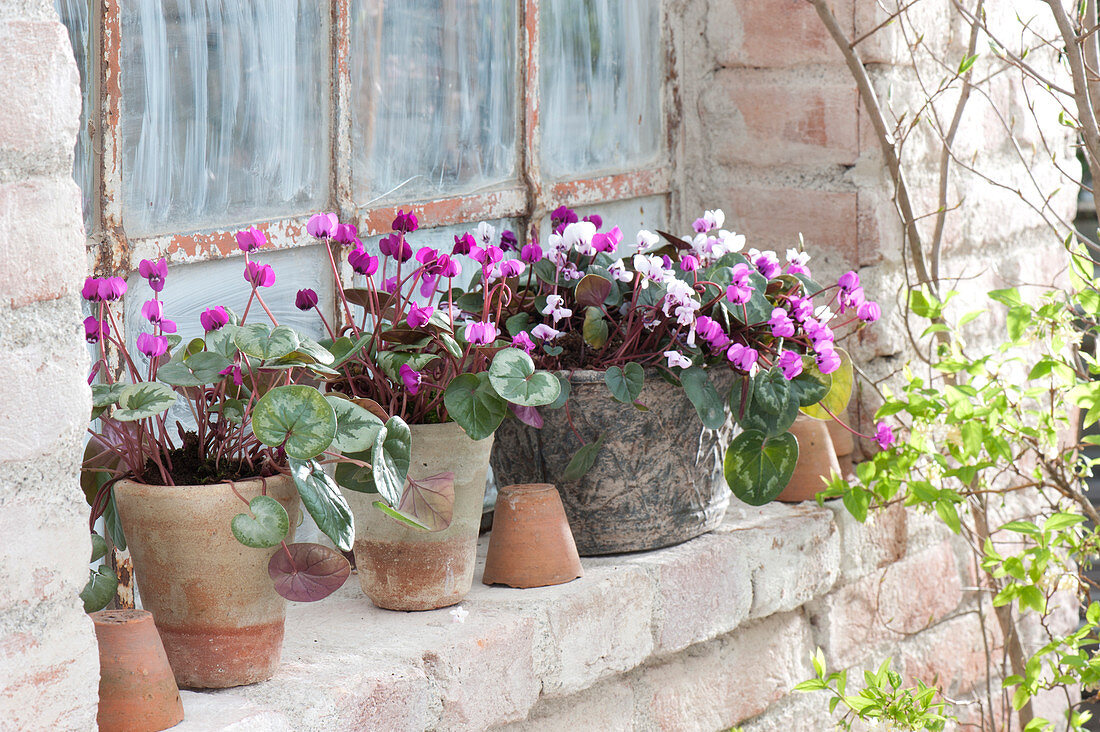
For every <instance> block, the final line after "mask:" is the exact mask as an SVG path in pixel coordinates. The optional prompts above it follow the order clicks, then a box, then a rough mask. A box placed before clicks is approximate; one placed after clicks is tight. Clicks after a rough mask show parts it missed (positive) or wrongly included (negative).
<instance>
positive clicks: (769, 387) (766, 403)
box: [753, 368, 791, 414]
mask: <svg viewBox="0 0 1100 732" xmlns="http://www.w3.org/2000/svg"><path fill="white" fill-rule="evenodd" d="M790 391H791V382H789V381H787V379H786V377H784V376H783V372H782V371H780V370H779V369H776V368H772V369H768V370H767V371H762V372H760V373H759V374H757V376H756V388H755V389H754V390H753V404H754V405H755V406H757V407H759V408H760V409H763V410H764V411H765V412H767V413H768V414H779V413H780V412H781V411H783V407H784V405H785V404H786V403H787V402H788V401H789V400H790V398H791V394H790Z"/></svg>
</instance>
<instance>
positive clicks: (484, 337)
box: [463, 320, 497, 346]
mask: <svg viewBox="0 0 1100 732" xmlns="http://www.w3.org/2000/svg"><path fill="white" fill-rule="evenodd" d="M463 335H464V336H465V337H466V342H467V343H469V344H470V345H473V346H484V345H488V344H490V343H492V342H493V341H495V340H496V338H497V327H496V326H495V325H493V324H492V323H482V322H480V321H476V320H475V321H474V322H472V323H470V324H469V325H467V326H466V330H465V331H464V333H463Z"/></svg>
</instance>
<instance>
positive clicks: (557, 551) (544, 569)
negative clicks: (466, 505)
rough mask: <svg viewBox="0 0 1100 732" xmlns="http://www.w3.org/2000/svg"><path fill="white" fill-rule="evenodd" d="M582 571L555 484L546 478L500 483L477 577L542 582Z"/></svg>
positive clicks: (510, 582) (568, 578)
mask: <svg viewBox="0 0 1100 732" xmlns="http://www.w3.org/2000/svg"><path fill="white" fill-rule="evenodd" d="M583 575H584V570H582V569H581V559H580V557H579V556H577V545H576V544H575V543H574V542H573V532H571V531H570V530H569V520H568V519H566V517H565V509H564V508H563V507H562V504H561V497H560V496H559V495H558V491H557V489H556V488H554V486H552V485H550V484H549V483H533V484H527V485H510V486H506V487H504V488H501V489H500V495H499V496H498V497H497V505H496V510H495V512H494V515H493V533H492V534H490V535H489V553H488V555H487V556H486V557H485V574H484V576H483V577H482V582H484V583H485V584H487V585H508V586H509V587H545V586H547V585H560V584H563V583H565V582H570V581H572V580H575V579H577V578H578V577H581V576H583Z"/></svg>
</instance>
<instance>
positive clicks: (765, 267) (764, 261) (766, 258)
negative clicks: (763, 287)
mask: <svg viewBox="0 0 1100 732" xmlns="http://www.w3.org/2000/svg"><path fill="white" fill-rule="evenodd" d="M753 265H754V266H755V267H756V271H757V272H759V273H760V274H762V275H764V278H765V279H769V280H770V279H771V278H772V277H775V276H776V275H778V274H779V273H780V272H781V271H782V269H783V268H782V267H781V266H780V265H779V260H778V259H776V258H775V254H774V253H772V252H762V253H760V254H759V255H757V257H756V259H755V260H754V261H753Z"/></svg>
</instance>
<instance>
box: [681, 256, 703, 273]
mask: <svg viewBox="0 0 1100 732" xmlns="http://www.w3.org/2000/svg"><path fill="white" fill-rule="evenodd" d="M680 269H682V270H683V271H684V272H694V271H695V270H697V269H699V260H698V259H697V258H696V257H695V255H693V254H685V255H684V256H682V257H680Z"/></svg>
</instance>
